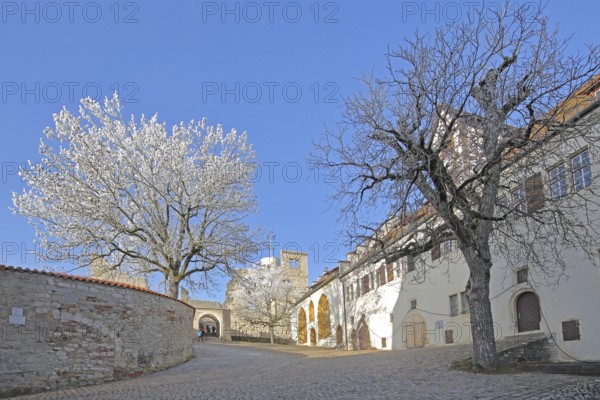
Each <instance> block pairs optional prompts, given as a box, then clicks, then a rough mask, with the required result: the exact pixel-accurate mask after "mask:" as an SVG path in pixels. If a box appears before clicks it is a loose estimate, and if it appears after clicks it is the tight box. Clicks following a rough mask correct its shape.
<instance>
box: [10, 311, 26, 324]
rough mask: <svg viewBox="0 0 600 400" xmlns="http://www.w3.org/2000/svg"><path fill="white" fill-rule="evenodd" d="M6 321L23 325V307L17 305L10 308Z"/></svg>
mask: <svg viewBox="0 0 600 400" xmlns="http://www.w3.org/2000/svg"><path fill="white" fill-rule="evenodd" d="M8 323H9V324H11V325H15V326H18V325H25V317H24V316H23V309H22V308H18V307H13V308H12V313H11V315H9V316H8Z"/></svg>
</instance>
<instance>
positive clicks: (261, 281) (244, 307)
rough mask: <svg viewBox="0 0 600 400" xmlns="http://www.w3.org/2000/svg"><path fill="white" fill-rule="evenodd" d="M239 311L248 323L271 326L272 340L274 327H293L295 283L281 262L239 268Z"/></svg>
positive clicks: (237, 292) (237, 280)
mask: <svg viewBox="0 0 600 400" xmlns="http://www.w3.org/2000/svg"><path fill="white" fill-rule="evenodd" d="M235 279H236V283H237V285H236V290H235V291H234V293H233V297H234V298H235V302H234V303H233V304H235V306H234V307H235V308H236V310H235V311H236V312H237V313H238V314H239V315H240V316H241V318H242V319H244V320H245V321H246V322H248V323H250V324H252V325H257V326H261V327H267V328H269V335H270V337H271V342H273V341H274V328H275V327H278V326H289V324H290V319H289V307H290V305H291V304H292V302H293V289H294V288H293V286H292V283H291V282H290V281H289V280H287V279H286V277H285V275H284V274H283V273H282V270H281V267H279V266H277V265H271V264H267V265H262V264H261V265H254V266H252V267H251V268H249V269H247V270H243V271H239V272H238V274H237V275H236V277H235Z"/></svg>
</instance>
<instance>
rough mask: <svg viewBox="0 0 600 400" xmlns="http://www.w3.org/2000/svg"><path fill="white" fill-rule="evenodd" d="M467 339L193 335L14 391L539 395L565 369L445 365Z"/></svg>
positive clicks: (105, 395) (101, 399)
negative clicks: (182, 352)
mask: <svg viewBox="0 0 600 400" xmlns="http://www.w3.org/2000/svg"><path fill="white" fill-rule="evenodd" d="M468 355H470V346H452V347H444V348H427V349H416V350H406V351H366V352H348V351H341V350H340V351H336V350H323V349H307V348H296V347H291V346H290V347H288V346H272V345H249V344H240V343H235V344H232V343H227V344H224V343H219V342H216V341H215V342H208V343H197V344H195V345H194V357H193V358H192V359H191V360H190V361H188V362H187V363H185V364H182V365H180V366H177V367H175V368H171V369H169V370H165V371H160V372H156V373H154V374H148V375H145V376H142V377H140V378H137V379H132V380H127V381H120V382H112V383H106V384H100V385H95V386H88V387H83V388H77V389H69V390H62V391H56V392H47V393H41V394H37V395H31V396H21V397H15V398H14V399H20V400H23V399H38V400H48V399H77V400H80V399H90V400H92V399H93V400H108V399H111V400H112V399H115V400H116V399H119V400H122V399H175V400H177V399H202V400H204V399H206V400H218V399H321V400H323V399H411V400H414V399H436V400H437V399H540V398H542V395H543V393H548V392H549V391H551V390H553V389H557V388H560V387H563V386H565V385H567V384H573V383H577V382H585V381H594V378H583V377H577V376H569V375H546V374H535V373H522V374H497V375H485V374H472V373H467V372H461V371H454V370H451V369H450V368H449V364H450V362H451V361H453V360H457V359H461V358H465V357H466V356H468Z"/></svg>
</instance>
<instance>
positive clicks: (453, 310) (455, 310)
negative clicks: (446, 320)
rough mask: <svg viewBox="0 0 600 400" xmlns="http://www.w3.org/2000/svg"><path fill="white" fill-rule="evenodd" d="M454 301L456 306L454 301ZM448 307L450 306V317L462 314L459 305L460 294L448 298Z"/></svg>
mask: <svg viewBox="0 0 600 400" xmlns="http://www.w3.org/2000/svg"><path fill="white" fill-rule="evenodd" d="M452 300H454V304H453V301H452ZM448 303H449V304H448V305H449V306H450V317H458V315H459V314H460V309H459V305H458V294H456V293H455V294H451V295H450V296H448Z"/></svg>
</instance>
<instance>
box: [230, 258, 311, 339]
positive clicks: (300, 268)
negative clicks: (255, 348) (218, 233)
mask: <svg viewBox="0 0 600 400" xmlns="http://www.w3.org/2000/svg"><path fill="white" fill-rule="evenodd" d="M259 263H260V264H262V265H272V266H277V267H279V268H281V273H282V274H283V275H284V277H285V279H287V280H289V281H290V282H291V283H292V286H293V287H294V292H293V294H292V296H293V297H294V299H298V298H299V297H300V296H301V295H302V294H303V293H304V292H305V291H306V288H307V286H308V254H307V253H302V252H297V251H289V250H281V252H280V258H279V259H278V258H277V257H264V258H262V259H261V260H260V262H259ZM244 273H245V270H243V269H241V270H238V271H237V272H236V274H235V275H234V276H232V278H231V280H230V281H229V283H228V284H227V292H226V294H225V304H224V306H225V308H227V309H229V310H231V328H232V330H233V331H234V332H233V333H232V335H233V336H235V335H236V334H241V335H244V336H258V337H262V336H266V335H267V332H266V331H265V332H262V331H260V330H259V329H257V327H252V326H249V325H248V324H247V323H246V322H245V321H244V319H243V318H242V316H241V315H237V313H236V312H235V311H234V310H236V309H237V307H236V296H235V292H236V290H237V289H238V282H237V281H238V279H237V277H238V276H240V277H241V276H243V274H244ZM275 336H276V337H279V338H281V339H289V337H290V332H289V327H287V326H285V327H280V328H278V329H276V332H275ZM266 337H268V336H266Z"/></svg>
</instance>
